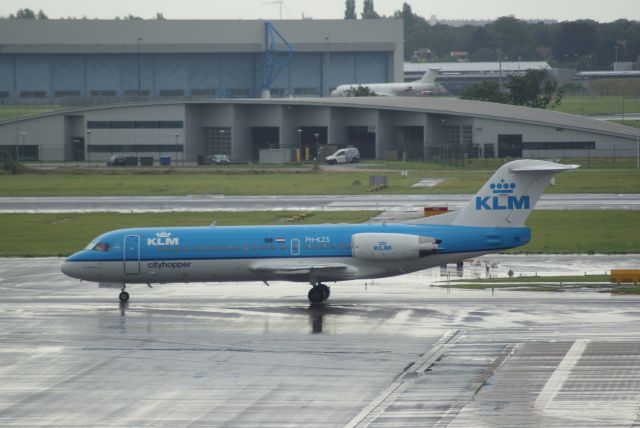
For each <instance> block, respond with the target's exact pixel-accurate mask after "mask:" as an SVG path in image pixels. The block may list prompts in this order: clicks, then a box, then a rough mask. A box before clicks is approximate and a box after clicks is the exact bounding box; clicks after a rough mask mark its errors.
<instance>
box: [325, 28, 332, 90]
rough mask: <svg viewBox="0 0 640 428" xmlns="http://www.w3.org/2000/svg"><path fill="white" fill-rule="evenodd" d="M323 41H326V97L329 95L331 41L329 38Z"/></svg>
mask: <svg viewBox="0 0 640 428" xmlns="http://www.w3.org/2000/svg"><path fill="white" fill-rule="evenodd" d="M324 39H325V40H326V41H327V95H331V86H330V84H331V79H330V77H331V39H329V36H327V37H325V38H324Z"/></svg>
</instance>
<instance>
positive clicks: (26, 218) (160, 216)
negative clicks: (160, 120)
mask: <svg viewBox="0 0 640 428" xmlns="http://www.w3.org/2000/svg"><path fill="white" fill-rule="evenodd" d="M295 214H299V213H291V212H283V211H278V212H274V211H259V212H198V213H182V212H181V213H145V214H117V213H95V214H1V215H0V236H1V237H2V239H0V256H1V257H9V256H11V257H16V256H20V257H39V256H66V255H69V254H71V253H73V252H75V251H79V250H81V249H82V248H84V247H85V246H86V245H87V244H88V243H89V242H90V241H91V240H92V239H93V238H95V237H96V236H98V235H99V234H101V233H103V232H106V231H109V230H113V229H120V228H127V227H146V226H148V227H152V226H207V225H210V224H211V223H212V222H214V221H216V225H217V226H229V225H258V224H315V223H362V222H364V221H366V220H368V219H369V218H371V217H373V216H375V215H377V214H378V213H377V212H374V211H345V212H334V211H331V212H312V213H310V214H308V215H306V216H305V217H304V218H302V219H300V220H298V221H295V222H291V221H288V219H291V218H292V217H293V216H294V215H295Z"/></svg>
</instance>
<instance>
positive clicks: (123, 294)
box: [118, 284, 129, 303]
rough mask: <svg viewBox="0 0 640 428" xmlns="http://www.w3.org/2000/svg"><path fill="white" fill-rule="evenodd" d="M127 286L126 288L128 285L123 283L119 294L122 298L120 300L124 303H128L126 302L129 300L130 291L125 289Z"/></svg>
mask: <svg viewBox="0 0 640 428" xmlns="http://www.w3.org/2000/svg"><path fill="white" fill-rule="evenodd" d="M125 288H126V285H125V284H122V291H121V292H120V295H119V296H118V298H119V299H120V301H121V302H122V303H126V302H128V301H129V293H127V292H126V291H124V289H125Z"/></svg>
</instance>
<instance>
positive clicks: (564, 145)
mask: <svg viewBox="0 0 640 428" xmlns="http://www.w3.org/2000/svg"><path fill="white" fill-rule="evenodd" d="M595 148H596V142H595V141H555V142H554V141H545V142H530V141H528V142H523V143H522V150H595Z"/></svg>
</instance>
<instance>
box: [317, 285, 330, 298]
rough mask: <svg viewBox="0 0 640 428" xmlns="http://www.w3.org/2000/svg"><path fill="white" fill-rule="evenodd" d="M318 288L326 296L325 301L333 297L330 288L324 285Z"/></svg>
mask: <svg viewBox="0 0 640 428" xmlns="http://www.w3.org/2000/svg"><path fill="white" fill-rule="evenodd" d="M318 288H320V289H321V290H322V294H323V295H324V300H327V299H328V298H329V296H331V289H330V288H329V287H328V286H326V285H324V284H320V285H318Z"/></svg>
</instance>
